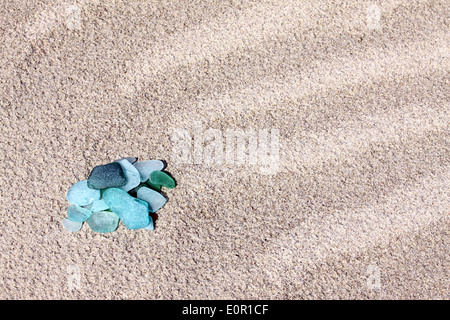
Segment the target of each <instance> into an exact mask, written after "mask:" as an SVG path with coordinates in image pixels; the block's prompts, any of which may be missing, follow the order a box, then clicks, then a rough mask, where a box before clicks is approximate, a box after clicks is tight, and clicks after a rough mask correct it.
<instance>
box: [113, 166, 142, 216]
mask: <svg viewBox="0 0 450 320" xmlns="http://www.w3.org/2000/svg"><path fill="white" fill-rule="evenodd" d="M116 163H119V164H120V165H121V166H122V169H123V171H124V172H125V176H126V177H127V183H126V184H125V185H124V186H121V187H120V189H122V190H125V191H130V190H131V189H133V188H136V187H137V186H138V185H139V183H140V182H141V179H140V174H139V171H138V170H137V169H136V168H135V167H134V165H132V164H131V163H130V162H129V161H128V160H125V159H123V160H119V161H118V162H116ZM113 211H114V210H113Z"/></svg>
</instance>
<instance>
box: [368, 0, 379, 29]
mask: <svg viewBox="0 0 450 320" xmlns="http://www.w3.org/2000/svg"><path fill="white" fill-rule="evenodd" d="M366 22H367V28H368V29H369V30H381V9H380V7H379V6H378V5H376V4H371V5H370V6H369V7H368V8H367V10H366Z"/></svg>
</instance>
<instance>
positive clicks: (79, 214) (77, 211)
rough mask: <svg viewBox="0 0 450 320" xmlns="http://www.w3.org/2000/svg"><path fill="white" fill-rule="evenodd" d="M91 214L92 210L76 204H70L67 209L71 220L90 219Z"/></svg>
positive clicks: (81, 220)
mask: <svg viewBox="0 0 450 320" xmlns="http://www.w3.org/2000/svg"><path fill="white" fill-rule="evenodd" d="M91 214H92V211H91V210H88V209H85V208H82V207H79V206H75V205H73V206H70V207H69V208H68V209H67V219H69V220H70V221H75V222H83V221H86V220H87V219H89V217H90V216H91Z"/></svg>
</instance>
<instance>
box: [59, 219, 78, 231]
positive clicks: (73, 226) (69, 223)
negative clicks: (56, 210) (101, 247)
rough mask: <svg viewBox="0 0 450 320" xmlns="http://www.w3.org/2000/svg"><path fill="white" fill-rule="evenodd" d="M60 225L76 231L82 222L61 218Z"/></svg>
mask: <svg viewBox="0 0 450 320" xmlns="http://www.w3.org/2000/svg"><path fill="white" fill-rule="evenodd" d="M62 225H63V227H64V228H65V229H67V230H68V231H70V232H77V231H80V229H81V226H82V225H83V223H82V222H76V221H71V220H69V219H63V220H62Z"/></svg>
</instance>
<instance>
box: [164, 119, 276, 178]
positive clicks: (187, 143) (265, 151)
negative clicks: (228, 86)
mask: <svg viewBox="0 0 450 320" xmlns="http://www.w3.org/2000/svg"><path fill="white" fill-rule="evenodd" d="M172 141H173V143H174V146H173V149H172V155H173V157H172V160H173V161H174V162H176V163H185V164H198V165H199V164H201V165H205V166H211V165H213V164H219V165H220V164H225V165H235V166H236V165H250V166H258V167H259V171H260V172H261V173H262V174H265V175H273V174H276V173H277V171H278V169H279V165H280V143H279V130H278V129H276V128H271V129H270V132H269V130H268V129H266V128H264V129H259V130H255V129H241V128H234V129H231V128H230V129H226V130H224V131H222V130H219V129H213V128H209V129H206V130H203V125H202V122H200V121H197V122H195V123H194V129H193V132H190V131H189V130H187V129H181V128H178V129H174V130H173V132H172Z"/></svg>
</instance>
